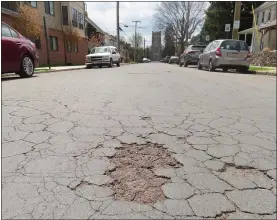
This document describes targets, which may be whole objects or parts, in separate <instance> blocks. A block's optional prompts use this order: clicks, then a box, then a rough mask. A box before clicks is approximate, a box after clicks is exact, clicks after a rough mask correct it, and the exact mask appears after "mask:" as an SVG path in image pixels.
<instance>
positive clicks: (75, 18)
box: [71, 8, 78, 27]
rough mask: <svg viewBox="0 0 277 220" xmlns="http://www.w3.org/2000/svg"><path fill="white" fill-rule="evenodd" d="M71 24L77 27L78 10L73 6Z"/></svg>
mask: <svg viewBox="0 0 277 220" xmlns="http://www.w3.org/2000/svg"><path fill="white" fill-rule="evenodd" d="M71 11H72V26H73V27H78V11H77V10H76V9H75V8H72V10H71Z"/></svg>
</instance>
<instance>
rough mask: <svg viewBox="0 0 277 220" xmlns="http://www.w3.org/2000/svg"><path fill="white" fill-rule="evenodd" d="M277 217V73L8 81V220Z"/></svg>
mask: <svg viewBox="0 0 277 220" xmlns="http://www.w3.org/2000/svg"><path fill="white" fill-rule="evenodd" d="M215 217H216V218H227V219H242V218H247V219H253V218H254V219H275V218H276V78H275V77H270V76H258V75H257V76H256V75H246V74H245V75H243V74H236V73H223V72H221V71H218V72H213V73H211V72H208V71H200V70H197V69H196V68H195V67H193V66H191V67H188V68H184V67H182V68H181V67H179V66H177V65H175V64H174V65H169V64H164V63H148V64H134V65H126V66H122V67H120V68H117V67H113V68H102V69H97V68H95V69H90V70H87V69H84V70H75V71H71V72H70V71H66V72H59V73H48V74H47V73H46V74H37V75H36V76H35V77H32V78H29V79H14V78H8V79H2V218H3V219H6V218H16V219H21V218H28V219H38V218H43V219H58V218H59V219H60V218H62V219H78V218H79V219H89V218H91V219H95V218H97V219H98V218H106V219H112V218H120V219H122V218H125V219H132V218H136V219H146V218H158V219H160V218H164V219H171V218H179V219H185V218H187V219H192V218H204V219H205V218H215Z"/></svg>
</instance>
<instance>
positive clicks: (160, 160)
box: [110, 143, 181, 204]
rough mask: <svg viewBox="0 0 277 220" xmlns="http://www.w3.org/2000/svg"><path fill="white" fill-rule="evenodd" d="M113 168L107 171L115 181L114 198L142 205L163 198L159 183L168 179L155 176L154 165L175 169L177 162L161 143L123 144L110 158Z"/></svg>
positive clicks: (163, 182)
mask: <svg viewBox="0 0 277 220" xmlns="http://www.w3.org/2000/svg"><path fill="white" fill-rule="evenodd" d="M111 160H112V162H113V163H114V164H115V166H116V168H115V170H113V171H112V172H111V173H110V176H111V177H112V178H113V179H114V180H115V181H114V182H113V186H112V187H113V190H114V192H115V199H117V200H125V201H133V202H138V203H143V204H149V203H155V202H156V201H161V200H164V199H165V196H164V194H163V191H162V189H161V186H162V185H163V184H165V183H168V182H169V181H170V179H169V178H166V177H160V176H156V175H155V174H154V172H153V169H154V168H169V167H171V168H177V167H180V166H181V165H180V164H179V163H178V162H177V161H176V160H175V159H174V158H172V157H171V156H170V153H169V151H167V150H166V149H164V148H163V147H162V146H161V145H157V144H152V143H148V144H146V145H137V144H132V145H127V144H125V145H124V147H123V148H120V149H118V150H117V153H116V154H115V156H114V157H113V158H112V159H111Z"/></svg>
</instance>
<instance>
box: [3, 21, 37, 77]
mask: <svg viewBox="0 0 277 220" xmlns="http://www.w3.org/2000/svg"><path fill="white" fill-rule="evenodd" d="M1 30H2V38H1V46H2V51H1V52H2V71H1V73H16V74H18V75H19V76H20V77H30V76H32V75H33V74H34V69H35V68H36V67H37V66H38V62H39V55H38V52H37V50H36V45H35V44H34V43H33V42H31V41H30V40H28V39H27V38H25V37H23V36H22V35H21V34H20V33H18V32H17V31H16V30H14V29H13V28H11V27H10V26H9V25H7V24H5V23H4V22H2V28H1Z"/></svg>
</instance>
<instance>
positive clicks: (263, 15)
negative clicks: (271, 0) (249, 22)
mask: <svg viewBox="0 0 277 220" xmlns="http://www.w3.org/2000/svg"><path fill="white" fill-rule="evenodd" d="M264 15H265V12H264V11H263V14H262V23H264Z"/></svg>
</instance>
